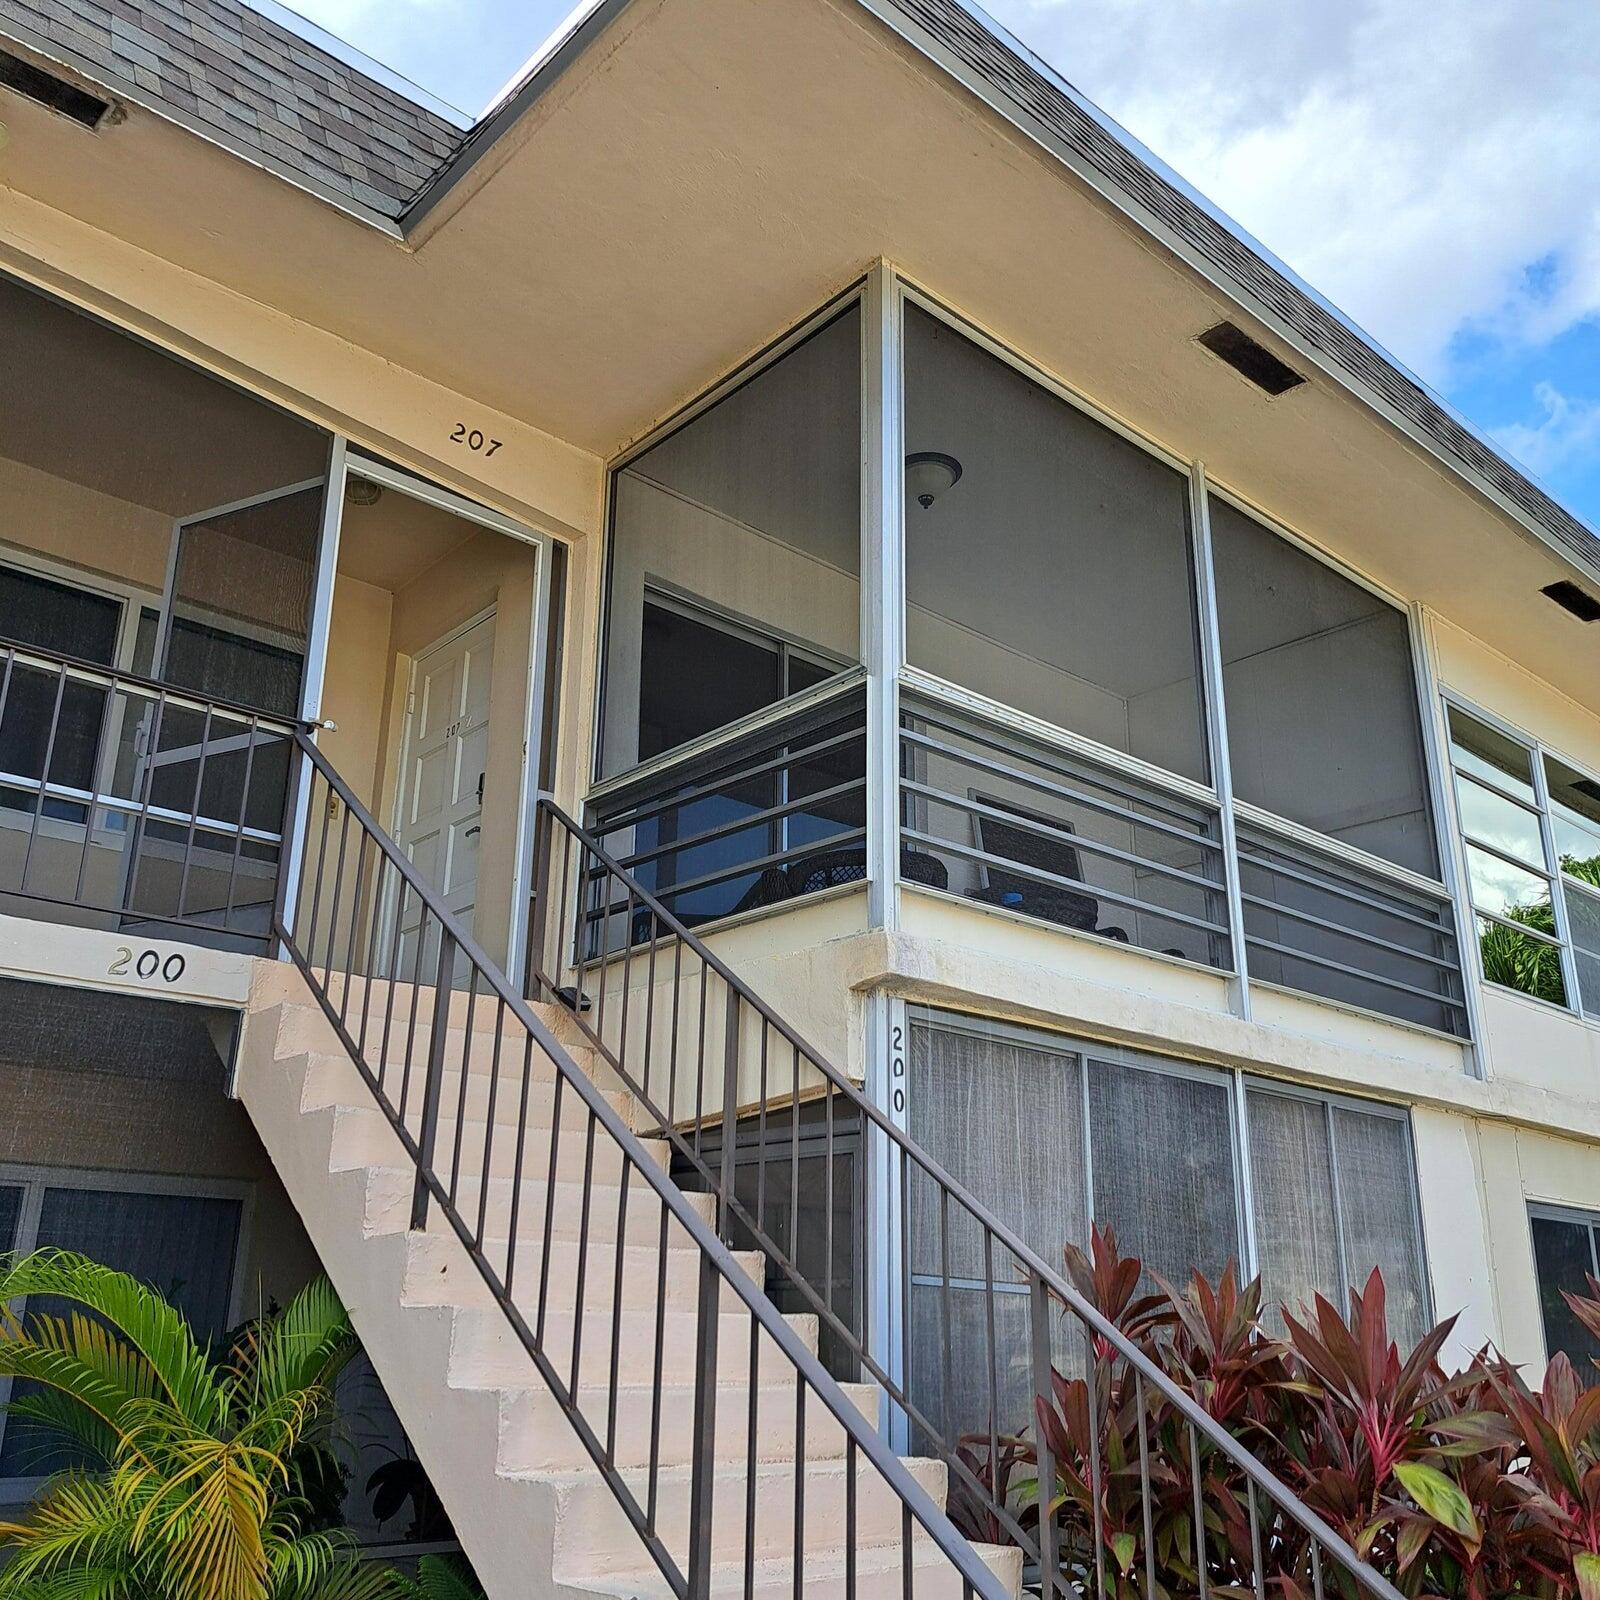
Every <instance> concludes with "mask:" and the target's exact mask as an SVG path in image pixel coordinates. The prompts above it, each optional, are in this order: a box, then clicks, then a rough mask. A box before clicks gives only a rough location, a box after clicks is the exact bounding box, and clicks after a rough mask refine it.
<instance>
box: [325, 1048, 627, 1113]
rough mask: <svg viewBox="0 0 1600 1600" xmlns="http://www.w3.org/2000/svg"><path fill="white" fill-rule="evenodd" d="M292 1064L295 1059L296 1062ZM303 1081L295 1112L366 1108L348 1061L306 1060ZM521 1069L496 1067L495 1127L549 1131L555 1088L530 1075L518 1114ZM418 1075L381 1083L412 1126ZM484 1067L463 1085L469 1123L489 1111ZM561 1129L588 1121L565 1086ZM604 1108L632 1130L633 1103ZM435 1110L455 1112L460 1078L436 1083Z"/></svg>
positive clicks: (362, 1087) (367, 1094) (621, 1098)
mask: <svg viewBox="0 0 1600 1600" xmlns="http://www.w3.org/2000/svg"><path fill="white" fill-rule="evenodd" d="M296 1059H298V1058H296ZM306 1063H307V1064H306V1066H305V1069H304V1081H303V1084H302V1088H301V1101H300V1109H301V1110H302V1111H318V1110H321V1109H322V1108H324V1107H326V1106H333V1105H345V1106H370V1105H372V1104H373V1095H372V1091H371V1089H369V1088H368V1087H367V1082H366V1080H365V1079H364V1078H363V1077H362V1076H361V1074H360V1073H359V1072H358V1071H357V1070H356V1068H355V1066H354V1065H353V1064H352V1063H351V1061H350V1058H349V1057H348V1056H344V1055H339V1056H333V1055H321V1054H318V1055H312V1056H309V1057H307V1058H306ZM522 1079H523V1073H522V1063H521V1062H520V1061H517V1062H511V1061H509V1060H505V1061H503V1062H502V1064H501V1070H500V1073H499V1075H498V1080H497V1086H495V1087H494V1093H493V1109H494V1121H495V1125H496V1126H497V1127H501V1128H515V1127H516V1126H517V1125H518V1123H519V1122H520V1121H521V1120H522V1119H523V1118H524V1116H525V1117H526V1123H527V1126H528V1127H530V1128H549V1127H551V1126H553V1125H554V1121H555V1112H556V1086H555V1082H554V1080H553V1079H551V1078H548V1077H541V1076H539V1075H538V1074H534V1075H533V1077H532V1081H531V1083H530V1084H529V1088H528V1093H527V1103H526V1107H525V1108H524V1104H523V1092H522ZM423 1082H424V1078H423V1074H422V1073H421V1072H420V1071H415V1072H413V1074H412V1077H411V1079H410V1081H409V1084H408V1083H407V1080H406V1078H405V1075H404V1073H403V1072H390V1073H389V1074H387V1075H386V1076H385V1077H384V1079H383V1080H382V1087H383V1090H384V1093H385V1095H386V1096H387V1097H388V1098H389V1100H390V1101H391V1102H392V1103H393V1104H395V1105H396V1106H398V1105H399V1104H400V1102H401V1099H402V1096H403V1097H404V1100H405V1114H406V1121H407V1124H408V1125H409V1126H413V1127H414V1126H416V1125H418V1124H419V1123H420V1121H421V1115H422V1113H421V1104H420V1102H421V1098H422V1088H423ZM490 1089H491V1082H490V1066H489V1063H488V1062H487V1061H485V1062H484V1063H483V1066H482V1070H481V1071H480V1070H479V1069H478V1068H477V1067H474V1069H473V1071H472V1073H471V1075H470V1076H469V1077H468V1079H467V1103H466V1114H467V1116H468V1118H469V1119H470V1120H472V1121H474V1122H477V1121H486V1120H487V1117H488V1112H489V1109H490V1099H491V1096H490ZM560 1098H561V1125H562V1127H563V1128H568V1129H572V1128H578V1129H581V1128H583V1127H584V1125H585V1124H586V1123H587V1121H588V1118H589V1110H588V1107H587V1106H586V1105H585V1104H584V1102H583V1100H582V1098H581V1096H580V1095H579V1094H578V1093H577V1091H576V1090H575V1089H573V1088H572V1086H571V1085H570V1084H569V1085H567V1086H566V1087H565V1088H563V1090H562V1092H561V1097H560ZM605 1098H606V1100H607V1102H608V1103H609V1104H610V1106H611V1107H612V1109H613V1110H614V1111H616V1112H617V1113H618V1114H619V1115H620V1116H621V1117H622V1120H623V1121H624V1123H627V1124H628V1125H629V1126H631V1125H632V1119H633V1115H634V1106H635V1103H634V1101H632V1100H631V1099H630V1098H629V1097H628V1096H626V1095H623V1094H617V1093H614V1092H611V1091H607V1092H606V1096H605ZM439 1101H440V1105H441V1106H442V1107H444V1108H446V1109H447V1110H449V1111H450V1112H452V1113H454V1112H456V1111H458V1110H459V1109H460V1107H461V1074H460V1072H459V1071H451V1072H447V1073H445V1074H444V1075H443V1077H442V1078H441V1080H440V1089H439Z"/></svg>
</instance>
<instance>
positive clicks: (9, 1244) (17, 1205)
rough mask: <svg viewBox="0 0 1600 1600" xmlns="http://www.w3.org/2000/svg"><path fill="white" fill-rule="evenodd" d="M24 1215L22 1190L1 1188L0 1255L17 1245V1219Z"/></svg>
mask: <svg viewBox="0 0 1600 1600" xmlns="http://www.w3.org/2000/svg"><path fill="white" fill-rule="evenodd" d="M21 1215H22V1191H21V1190H20V1189H11V1188H0V1255H4V1254H5V1253H6V1252H7V1251H8V1250H14V1249H16V1246H17V1220H18V1218H19V1217H21Z"/></svg>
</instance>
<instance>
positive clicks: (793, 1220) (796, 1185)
mask: <svg viewBox="0 0 1600 1600" xmlns="http://www.w3.org/2000/svg"><path fill="white" fill-rule="evenodd" d="M789 1088H790V1094H789V1259H790V1260H791V1261H798V1260H799V1259H800V1046H799V1045H796V1046H795V1047H794V1066H793V1077H792V1078H791V1079H790V1083H789Z"/></svg>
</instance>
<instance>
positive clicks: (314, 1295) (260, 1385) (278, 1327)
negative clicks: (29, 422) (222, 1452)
mask: <svg viewBox="0 0 1600 1600" xmlns="http://www.w3.org/2000/svg"><path fill="white" fill-rule="evenodd" d="M357 1348H358V1345H357V1342H356V1335H355V1329H354V1328H352V1327H351V1325H350V1316H349V1313H348V1312H346V1310H345V1308H344V1305H343V1303H342V1302H341V1301H340V1299H339V1296H338V1294H337V1293H336V1292H335V1290H334V1287H333V1285H332V1284H331V1283H330V1282H329V1281H328V1280H327V1279H326V1278H316V1279H313V1280H312V1281H311V1282H310V1283H308V1284H307V1285H306V1286H305V1288H303V1289H302V1290H301V1291H300V1292H299V1293H298V1294H297V1295H296V1296H295V1297H294V1299H293V1300H291V1301H290V1302H289V1304H288V1305H287V1306H285V1307H284V1309H283V1310H282V1311H281V1312H280V1313H279V1314H278V1315H277V1316H276V1317H274V1318H272V1319H271V1321H270V1322H267V1323H265V1324H261V1323H257V1324H255V1325H254V1326H253V1327H252V1328H251V1329H250V1331H249V1333H248V1334H247V1335H246V1337H245V1338H244V1339H243V1340H241V1341H240V1343H239V1345H238V1346H237V1347H236V1349H235V1351H234V1375H233V1382H232V1384H231V1386H230V1399H231V1401H232V1403H233V1405H234V1407H235V1409H244V1408H247V1409H250V1410H256V1409H259V1408H262V1407H271V1406H273V1405H275V1404H276V1403H277V1402H278V1401H280V1400H281V1399H282V1398H283V1397H284V1396H285V1395H289V1394H293V1393H295V1392H297V1391H302V1390H308V1389H321V1390H326V1389H330V1388H331V1387H332V1385H333V1381H334V1379H335V1378H337V1377H338V1375H339V1373H340V1372H341V1371H342V1370H343V1368H344V1367H345V1366H346V1365H347V1364H348V1363H349V1361H350V1359H351V1358H352V1357H353V1356H354V1355H355V1353H356V1350H357Z"/></svg>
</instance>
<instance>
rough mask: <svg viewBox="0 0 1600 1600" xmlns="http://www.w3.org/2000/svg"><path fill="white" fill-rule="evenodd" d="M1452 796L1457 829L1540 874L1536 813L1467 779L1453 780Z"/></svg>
mask: <svg viewBox="0 0 1600 1600" xmlns="http://www.w3.org/2000/svg"><path fill="white" fill-rule="evenodd" d="M1456 794H1457V796H1458V797H1459V799H1460V802H1461V826H1462V830H1463V831H1464V832H1465V833H1467V834H1469V835H1470V836H1471V837H1472V838H1474V839H1477V840H1478V841H1479V842H1480V843H1483V844H1489V845H1493V846H1494V847H1495V849H1497V850H1503V851H1504V852H1505V853H1506V854H1507V855H1511V856H1515V857H1516V858H1517V859H1518V860H1519V861H1526V862H1527V863H1528V865H1529V866H1530V867H1535V868H1538V869H1539V870H1540V871H1543V869H1544V865H1545V860H1544V836H1543V834H1542V833H1541V832H1540V831H1539V818H1538V816H1537V814H1536V813H1534V812H1532V811H1524V810H1523V808H1522V807H1521V806H1519V805H1517V804H1515V803H1514V802H1513V801H1510V800H1507V799H1504V798H1503V797H1502V796H1500V795H1498V794H1495V793H1494V791H1493V790H1491V789H1486V788H1484V786H1483V785H1482V784H1481V783H1475V782H1474V781H1473V780H1472V779H1471V778H1465V777H1460V776H1458V777H1457V778H1456Z"/></svg>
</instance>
